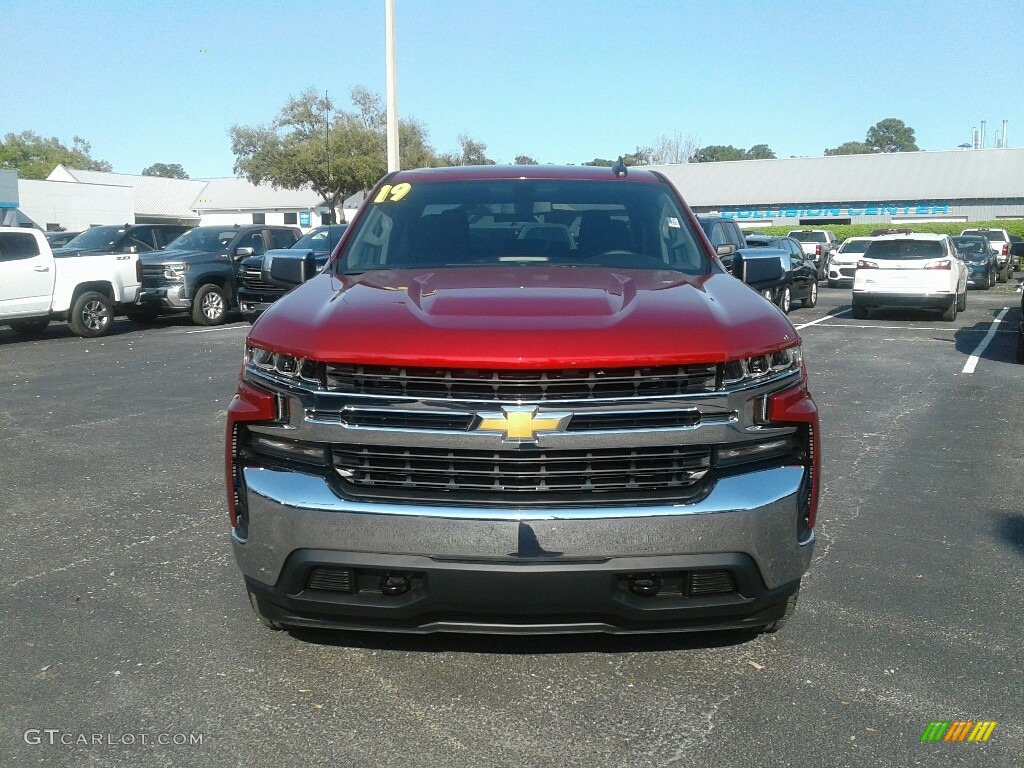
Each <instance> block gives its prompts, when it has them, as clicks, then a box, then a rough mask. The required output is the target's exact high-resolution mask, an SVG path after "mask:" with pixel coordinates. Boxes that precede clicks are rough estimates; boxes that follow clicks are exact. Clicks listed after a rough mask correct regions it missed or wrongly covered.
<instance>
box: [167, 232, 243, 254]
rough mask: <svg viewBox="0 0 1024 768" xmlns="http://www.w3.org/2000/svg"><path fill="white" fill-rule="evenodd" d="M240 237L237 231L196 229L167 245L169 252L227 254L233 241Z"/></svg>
mask: <svg viewBox="0 0 1024 768" xmlns="http://www.w3.org/2000/svg"><path fill="white" fill-rule="evenodd" d="M237 235H238V230H237V229H225V228H224V227H196V228H195V229H190V230H189V231H188V232H186V233H185V234H184V235H182V236H181V237H179V238H177V239H175V240H172V241H171V242H170V243H169V244H168V245H167V250H168V251H207V252H209V253H227V250H228V246H229V245H230V244H231V241H232V240H234V239H235V237H236V236H237Z"/></svg>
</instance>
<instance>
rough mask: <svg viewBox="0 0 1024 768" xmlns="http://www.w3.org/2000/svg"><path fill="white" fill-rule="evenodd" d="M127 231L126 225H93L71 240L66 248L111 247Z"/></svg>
mask: <svg viewBox="0 0 1024 768" xmlns="http://www.w3.org/2000/svg"><path fill="white" fill-rule="evenodd" d="M124 233H125V228H124V227H114V226H111V227H93V228H92V229H87V230H86V231H85V232H83V233H82V234H80V235H79V236H78V237H76V238H74V239H73V240H71V241H70V242H69V243H68V244H67V245H66V246H64V247H65V248H83V249H85V248H88V249H93V248H111V247H113V245H114V242H115V241H116V240H117V238H118V237H120V236H121V235H123V234H124Z"/></svg>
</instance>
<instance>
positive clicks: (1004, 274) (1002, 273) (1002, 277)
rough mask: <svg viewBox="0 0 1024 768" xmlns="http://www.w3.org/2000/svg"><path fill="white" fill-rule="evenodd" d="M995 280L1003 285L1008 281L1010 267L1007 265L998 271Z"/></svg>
mask: <svg viewBox="0 0 1024 768" xmlns="http://www.w3.org/2000/svg"><path fill="white" fill-rule="evenodd" d="M996 279H997V280H998V281H999V282H1000V283H1005V282H1006V281H1008V280H1009V279H1010V265H1009V264H1007V265H1006V266H1005V267H1002V268H1001V269H1000V270H999V273H998V275H997V276H996Z"/></svg>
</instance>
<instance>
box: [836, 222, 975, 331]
mask: <svg viewBox="0 0 1024 768" xmlns="http://www.w3.org/2000/svg"><path fill="white" fill-rule="evenodd" d="M852 301H853V316H854V318H856V319H863V318H865V317H867V314H868V309H869V308H870V307H916V308H919V309H939V310H942V319H943V320H955V319H956V313H957V312H962V311H963V310H965V309H966V308H967V267H966V266H965V265H964V263H963V261H961V259H960V257H959V255H958V253H957V250H956V246H955V245H954V244H953V240H952V239H951V238H950V236H949V235H934V234H926V233H921V232H917V233H913V234H909V235H885V236H882V237H877V238H875V239H874V241H873V242H872V243H870V244H869V245H868V247H867V249H866V250H865V251H864V255H863V257H862V258H860V259H859V260H858V261H857V274H856V276H855V277H854V279H853V298H852Z"/></svg>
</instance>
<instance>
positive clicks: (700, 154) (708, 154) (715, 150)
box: [691, 144, 748, 163]
mask: <svg viewBox="0 0 1024 768" xmlns="http://www.w3.org/2000/svg"><path fill="white" fill-rule="evenodd" d="M746 159H748V158H747V151H746V150H745V149H737V148H736V147H734V146H733V145H732V144H729V145H722V144H712V145H711V146H708V147H704V148H703V149H699V150H697V153H696V154H695V155H694V156H693V158H692V160H691V162H694V163H720V162H722V161H725V160H746Z"/></svg>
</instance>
